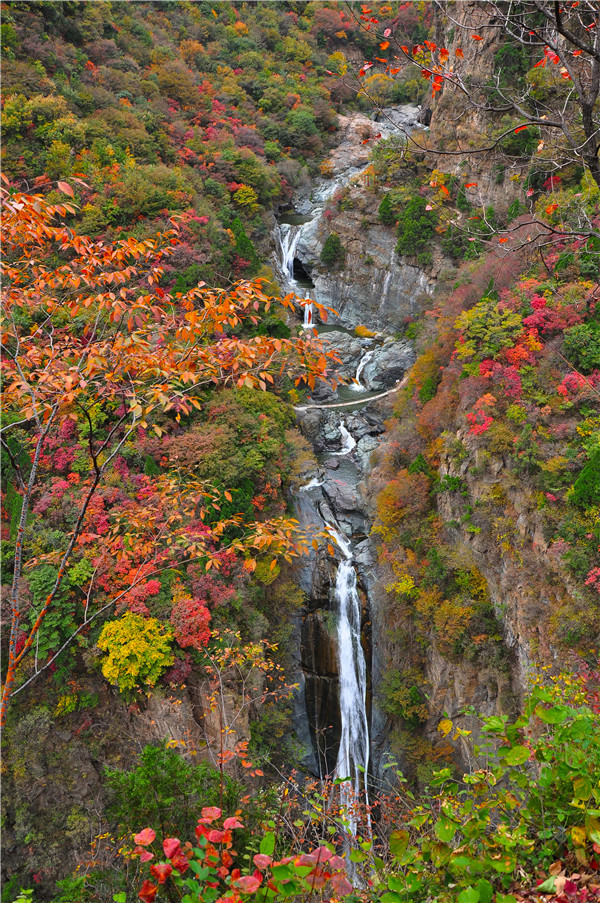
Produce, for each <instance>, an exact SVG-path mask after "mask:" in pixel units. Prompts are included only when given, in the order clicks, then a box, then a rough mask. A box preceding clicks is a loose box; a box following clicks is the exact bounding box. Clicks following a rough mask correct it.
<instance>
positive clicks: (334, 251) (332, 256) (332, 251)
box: [321, 232, 346, 267]
mask: <svg viewBox="0 0 600 903" xmlns="http://www.w3.org/2000/svg"><path fill="white" fill-rule="evenodd" d="M321 260H322V261H323V263H327V264H329V265H330V266H335V267H342V266H343V265H344V263H345V262H346V249H345V248H344V246H343V244H342V242H341V239H340V236H339V235H338V234H337V232H331V233H330V234H329V235H328V236H327V239H326V241H325V244H324V245H323V249H322V251H321Z"/></svg>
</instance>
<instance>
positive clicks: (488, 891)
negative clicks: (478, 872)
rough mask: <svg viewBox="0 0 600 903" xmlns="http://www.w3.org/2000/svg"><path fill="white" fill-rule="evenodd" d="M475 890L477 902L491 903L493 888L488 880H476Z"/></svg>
mask: <svg viewBox="0 0 600 903" xmlns="http://www.w3.org/2000/svg"><path fill="white" fill-rule="evenodd" d="M477 890H478V891H479V903H492V897H493V896H494V888H493V887H492V885H491V884H490V882H489V881H486V880H485V878H482V880H481V881H478V882H477Z"/></svg>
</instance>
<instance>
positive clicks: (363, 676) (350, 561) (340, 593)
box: [327, 523, 370, 836]
mask: <svg viewBox="0 0 600 903" xmlns="http://www.w3.org/2000/svg"><path fill="white" fill-rule="evenodd" d="M327 529H328V531H329V532H330V533H331V535H332V536H333V537H334V539H335V540H336V542H337V545H338V547H339V549H340V551H341V553H342V556H343V560H342V561H341V562H340V565H339V567H338V570H337V575H336V580H335V590H334V599H335V603H336V614H337V616H338V628H337V633H338V667H339V677H340V715H341V727H342V730H341V737H340V748H339V751H338V757H337V762H336V766H335V773H334V777H335V778H345V779H349V780H344V782H343V783H341V784H340V785H339V786H340V800H341V803H342V805H343V806H344V807H345V809H346V818H347V820H348V830H349V833H350V835H351V836H356V832H357V828H358V815H357V811H356V801H357V800H358V799H359V796H360V791H361V785H362V786H363V787H364V797H365V802H366V803H368V797H367V780H366V775H367V769H368V766H369V723H368V719H367V663H366V660H365V654H364V651H363V648H362V643H361V605H360V599H359V598H358V590H357V585H356V569H355V567H354V558H353V555H352V549H351V546H350V543H349V542H348V540H347V539H345V538H344V537H343V536H342V535H341V533H340V532H339V530H337V529H336V528H335V527H333V526H332V525H331V524H330V523H328V524H327ZM361 775H362V777H361ZM369 826H370V821H369Z"/></svg>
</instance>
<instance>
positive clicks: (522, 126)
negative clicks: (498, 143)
mask: <svg viewBox="0 0 600 903" xmlns="http://www.w3.org/2000/svg"><path fill="white" fill-rule="evenodd" d="M526 128H528V126H526V125H520V126H519V128H518V129H515V135H516V134H517V132H522V131H523V129H526Z"/></svg>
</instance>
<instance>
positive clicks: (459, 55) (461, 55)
mask: <svg viewBox="0 0 600 903" xmlns="http://www.w3.org/2000/svg"><path fill="white" fill-rule="evenodd" d="M454 56H455V57H457V58H458V59H459V60H464V58H465V55H464V53H463V52H462V49H461V48H460V47H457V48H456V50H455V51H454Z"/></svg>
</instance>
